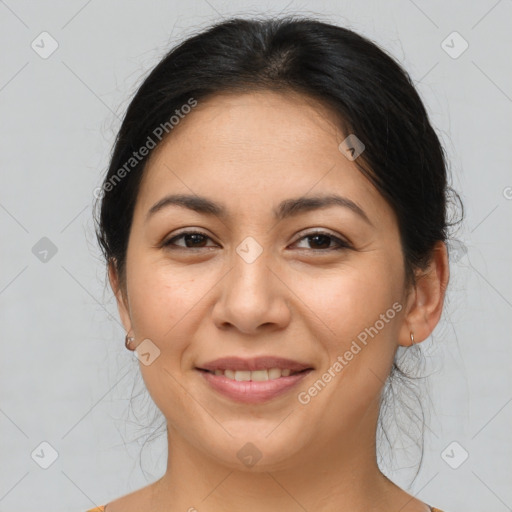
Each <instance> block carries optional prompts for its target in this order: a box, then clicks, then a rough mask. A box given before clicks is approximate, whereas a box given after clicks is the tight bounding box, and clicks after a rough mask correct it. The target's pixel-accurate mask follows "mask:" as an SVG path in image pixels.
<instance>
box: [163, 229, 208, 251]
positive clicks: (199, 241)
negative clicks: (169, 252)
mask: <svg viewBox="0 0 512 512" xmlns="http://www.w3.org/2000/svg"><path fill="white" fill-rule="evenodd" d="M182 238H183V240H184V241H185V245H184V246H183V245H177V244H176V243H175V242H176V241H177V240H180V239H182ZM208 239H210V240H211V238H210V237H209V236H208V235H205V234H204V233H201V232H200V231H185V232H183V233H180V234H179V235H177V236H175V237H173V238H170V239H169V240H167V241H166V242H164V243H163V246H164V247H171V246H175V247H179V248H183V249H194V248H197V249H202V248H203V247H206V246H205V243H206V241H207V240H208ZM188 244H190V245H188ZM171 248H173V247H171Z"/></svg>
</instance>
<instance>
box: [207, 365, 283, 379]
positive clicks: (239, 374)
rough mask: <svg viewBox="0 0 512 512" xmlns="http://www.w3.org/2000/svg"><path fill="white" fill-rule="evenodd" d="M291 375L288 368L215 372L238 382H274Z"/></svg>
mask: <svg viewBox="0 0 512 512" xmlns="http://www.w3.org/2000/svg"><path fill="white" fill-rule="evenodd" d="M290 374H291V370H290V369H288V368H286V369H284V370H281V368H270V369H269V370H255V371H253V372H251V371H245V370H244V371H240V370H236V371H234V370H215V375H219V376H220V375H223V376H224V377H227V378H228V379H232V380H236V381H249V380H253V381H264V380H274V379H279V378H280V377H288V376H289V375H290Z"/></svg>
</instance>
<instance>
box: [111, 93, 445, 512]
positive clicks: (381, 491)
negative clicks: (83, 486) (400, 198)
mask: <svg viewBox="0 0 512 512" xmlns="http://www.w3.org/2000/svg"><path fill="white" fill-rule="evenodd" d="M345 137H346V134H343V133H342V131H341V130H340V128H339V127H338V124H337V123H336V120H335V119H334V117H333V115H332V113H330V112H329V111H328V110H327V109H326V108H325V107H324V106H322V105H320V104H318V103H316V102H314V101H313V100H311V99H308V98H305V97H301V96H297V95H292V94H289V93H288V94H286V95H282V94H279V93H276V92H251V93H243V94H222V95H217V96H215V97H213V98H210V99H209V100H207V101H204V102H200V103H199V104H198V106H197V107H195V108H194V110H193V112H192V113H190V114H189V115H187V116H186V117H185V118H184V119H183V120H182V121H180V123H179V125H177V126H176V127H175V128H174V129H173V131H172V132H171V134H170V136H169V137H168V138H167V139H165V140H164V142H163V143H162V144H161V145H159V146H158V147H157V148H156V149H155V150H154V151H153V153H152V155H151V157H150V159H149V161H148V165H147V167H146V170H145V175H144V177H143V180H142V183H141V188H140V191H139V195H138V198H137V202H136V206H135V212H134V217H133V223H132V227H131V233H130V238H129V244H128V250H127V259H126V282H121V280H120V278H119V276H118V274H117V272H116V269H115V267H114V266H113V265H111V266H110V273H109V277H110V282H111V285H112V288H113V290H114V292H115V294H116V298H117V303H118V308H119V312H120V316H121V319H122V322H123V324H124V327H125V329H126V331H127V333H129V334H130V335H132V336H134V337H135V340H136V341H135V345H137V344H139V343H141V342H142V340H144V339H146V338H148V339H150V340H151V342H152V343H154V344H155V345H156V346H157V347H158V349H159V350H160V356H159V357H157V358H156V359H155V360H154V361H153V362H152V363H151V364H150V365H147V366H146V365H144V364H142V363H140V371H141V373H142V376H143V378H144V381H145V384H146V386H147V389H148V391H149V393H150V395H151V397H152V399H153V400H154V402H155V403H156V405H157V406H158V407H159V409H160V410H161V411H162V413H163V414H164V416H165V417H166V419H167V425H168V446H169V453H168V467H167V471H166V473H165V475H164V476H163V477H162V478H161V479H160V480H158V481H157V482H155V483H153V484H152V485H150V486H147V487H145V488H143V489H140V490H138V491H136V492H134V493H131V494H129V495H127V496H124V497H121V498H119V499H118V500H116V501H113V502H112V503H110V504H108V506H107V512H131V511H132V510H133V511H135V510H138V511H139V510H141V509H144V510H152V511H154V512H160V511H162V512H163V511H175V510H176V511H178V510H179V511H187V510H189V511H193V510H197V511H199V512H213V511H215V512H218V511H219V510H222V511H225V512H234V511H240V510H244V511H245V512H262V511H265V512H268V511H269V510H286V511H304V510H308V511H315V512H324V511H335V510H336V511H338V512H339V511H349V510H350V511H352V512H353V511H355V510H365V511H377V510H378V511H380V512H383V511H389V512H391V511H394V512H396V511H397V510H400V511H401V512H424V511H427V510H428V507H427V506H426V505H425V504H424V503H422V502H421V501H419V500H417V499H416V498H414V497H412V496H411V495H409V494H408V493H406V492H405V491H403V490H401V489H400V488H398V487H397V486H396V485H395V484H394V483H392V482H391V481H389V480H388V479H387V478H386V477H384V476H383V475H382V473H381V472H380V471H379V469H378V466H377V462H376V456H375V429H376V424H377V418H378V412H379V398H380V394H381V391H382V388H383V383H384V382H385V380H386V377H387V376H388V375H389V373H390V370H391V366H392V362H393V357H394V354H395V351H396V349H397V347H398V346H399V345H403V346H409V345H410V344H411V338H410V333H411V331H412V332H413V333H414V338H415V339H414V341H415V343H418V342H421V341H423V340H425V339H426V338H427V337H428V336H429V335H430V334H431V332H432V331H433V329H434V328H435V326H436V325H437V323H438V321H439V319H440V315H441V313H442V307H443V301H444V295H445V289H446V286H447V284H448V279H449V267H448V256H447V250H446V246H445V244H443V243H442V242H439V243H438V244H437V245H436V247H435V250H434V252H433V255H432V260H431V264H430V266H429V268H428V269H427V270H426V271H425V272H424V273H422V275H421V276H418V281H417V283H416V285H415V286H414V287H413V288H411V289H406V287H405V280H404V275H405V274H404V265H403V256H402V252H401V247H400V240H399V231H398V225H397V219H396V217H395V215H394V213H393V210H392V209H391V207H390V206H389V205H388V203H387V202H386V201H385V200H384V198H383V197H382V196H381V195H380V194H379V192H378V191H377V190H376V189H375V188H374V187H373V186H372V185H371V183H370V182H369V181H368V180H367V179H366V178H365V177H364V175H363V174H362V173H361V172H360V171H359V170H358V169H357V167H356V165H355V162H352V161H350V160H348V159H347V158H346V157H345V155H344V154H343V153H342V152H341V151H340V150H339V149H338V145H339V144H340V142H342V141H343V140H344V139H345ZM333 192H336V193H338V194H340V195H343V196H345V197H348V198H350V199H351V200H352V201H354V202H355V203H357V204H358V205H359V206H360V207H361V208H362V209H363V210H364V211H365V212H366V214H367V216H368V218H369V219H370V221H371V223H372V225H370V224H368V223H366V222H365V221H364V220H363V219H362V218H360V217H359V216H357V215H356V214H355V213H354V212H352V211H351V210H350V209H347V208H342V207H339V206H332V207H329V208H324V209H317V210H313V211H309V212H306V213H302V214H300V215H298V216H296V217H290V218H288V219H284V220H282V221H280V222H276V221H275V220H274V218H273V216H272V209H273V208H274V206H276V205H277V204H278V203H279V202H281V201H282V200H284V199H289V198H295V197H300V196H305V195H307V196H310V195H312V194H315V195H316V194H331V193H333ZM170 193H182V194H195V195H199V196H206V197H208V198H209V199H212V200H214V201H216V202H219V203H222V204H223V205H224V206H225V207H226V208H227V210H228V212H229V217H227V218H225V219H220V218H219V217H217V216H215V215H213V216H208V215H205V214H201V213H197V212H194V211H192V210H188V209H186V208H183V207H179V206H169V207H168V208H164V209H162V210H160V211H159V212H158V213H156V214H155V215H154V216H152V217H150V218H149V220H147V221H146V220H145V219H146V215H147V212H148V211H149V209H150V208H151V206H153V205H154V204H155V203H156V202H158V201H159V200H160V199H162V198H163V197H164V196H166V195H167V194H170ZM183 228H188V229H191V230H193V231H194V230H197V231H200V232H202V233H204V234H205V235H206V238H205V237H202V238H200V239H199V242H198V241H195V242H194V239H193V238H190V237H188V238H187V237H185V238H183V237H182V238H180V239H176V240H175V241H174V244H175V245H174V246H173V247H174V248H173V249H171V248H170V247H163V246H162V242H165V241H167V240H170V239H171V238H173V237H174V236H177V235H178V234H180V233H181V231H183ZM319 229H321V230H325V231H328V232H329V234H331V235H332V236H333V237H338V238H340V239H341V240H346V241H348V242H349V243H350V247H349V248H345V249H342V250H333V249H329V247H336V241H335V240H334V239H331V238H327V239H323V240H322V239H320V240H318V239H314V238H313V239H312V238H305V236H306V235H311V234H312V233H314V232H315V231H317V230H319ZM248 236H251V237H253V238H254V239H255V240H256V241H257V242H258V244H259V245H260V246H261V248H262V249H263V252H262V253H261V255H260V256H259V257H258V258H257V259H256V260H255V261H254V262H252V263H247V261H245V260H244V259H243V258H242V257H240V256H239V254H238V253H237V252H236V249H237V247H238V246H239V245H240V243H241V242H242V241H243V240H244V239H245V238H246V237H248ZM322 251H323V252H322ZM394 303H399V304H401V305H402V309H401V311H400V312H399V313H397V314H396V315H395V316H394V318H393V319H392V320H389V321H388V322H387V323H386V324H385V326H384V328H382V329H381V330H379V332H378V334H377V335H375V336H374V337H373V338H369V340H370V341H369V342H368V344H367V345H366V346H364V348H363V349H362V350H361V351H360V352H359V353H358V354H357V355H355V356H354V358H353V359H352V360H351V361H350V362H349V363H348V364H347V365H346V366H345V367H344V368H343V370H342V371H341V372H339V374H337V376H336V377H335V378H333V379H332V380H331V382H329V384H328V385H327V386H325V388H324V389H323V390H322V391H321V392H319V393H318V394H317V395H316V396H315V397H313V398H312V399H311V401H310V402H309V403H308V404H306V405H303V404H301V403H299V401H298V399H297V393H298V392H299V391H304V390H307V389H308V388H309V387H310V386H312V384H313V383H314V382H315V381H317V380H318V379H319V377H320V376H321V375H322V374H323V373H324V372H325V371H327V369H328V368H329V367H331V366H332V365H333V363H334V362H335V361H336V359H337V357H338V356H339V355H343V354H344V353H345V352H346V350H348V349H349V347H350V345H351V343H352V341H353V340H354V339H356V337H357V335H358V334H359V333H361V332H362V331H364V329H365V328H368V327H369V326H372V325H374V324H375V322H376V320H378V319H379V315H381V314H383V313H386V311H387V310H389V309H390V308H391V307H392V305H393V304H394ZM262 354H272V355H277V356H283V357H288V358H290V359H295V360H299V361H302V362H307V363H309V364H310V366H312V367H314V371H313V372H312V373H311V374H310V375H308V376H307V377H306V378H305V379H304V380H303V381H302V382H301V383H300V384H299V387H298V388H297V389H294V390H292V391H291V392H288V393H286V394H285V395H284V396H281V397H278V398H276V399H273V400H271V401H269V402H266V403H264V404H260V405H245V404H238V403H235V402H233V401H230V400H229V399H228V398H225V397H224V396H221V395H219V394H218V393H217V392H216V391H214V390H212V389H211V388H210V387H209V386H208V385H207V384H206V383H205V382H204V380H203V378H202V376H201V375H200V374H199V373H198V371H197V370H195V369H194V368H195V367H196V366H199V365H200V363H205V362H206V361H211V360H213V359H216V358H217V357H221V356H227V355H239V356H242V357H252V356H258V355H262ZM248 442H251V443H253V444H254V445H255V446H256V448H257V450H258V451H259V453H260V454H261V455H262V457H261V459H260V460H259V461H258V462H257V464H255V465H254V466H252V467H247V466H245V465H244V464H243V463H242V462H241V460H240V459H239V458H238V457H237V452H238V450H239V449H240V448H242V447H243V446H244V445H245V444H246V443H248Z"/></svg>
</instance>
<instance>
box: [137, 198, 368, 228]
mask: <svg viewBox="0 0 512 512" xmlns="http://www.w3.org/2000/svg"><path fill="white" fill-rule="evenodd" d="M169 206H180V207H182V208H187V209H189V210H193V211H195V212H197V213H201V214H204V215H209V216H216V217H219V218H220V219H226V218H227V217H229V214H228V210H227V209H226V207H225V206H224V205H222V204H219V203H216V202H215V201H212V200H211V199H208V198H207V197H203V196H197V195H187V194H171V195H168V196H165V197H163V198H162V199H160V200H159V201H158V202H157V203H155V204H154V205H153V206H152V207H151V208H150V209H149V211H148V213H147V215H146V222H147V221H148V220H149V218H150V217H152V216H153V215H154V214H155V213H156V212H158V211H160V210H162V209H164V208H167V207H169ZM332 206H340V207H343V208H348V209H350V210H352V211H353V212H354V213H355V214H357V215H358V216H359V217H361V218H362V219H363V220H364V221H365V222H366V223H368V224H370V226H373V224H372V222H371V221H370V219H369V218H368V215H366V213H365V211H364V210H363V209H362V208H361V207H360V206H359V205H357V204H356V203H355V202H354V201H352V200H351V199H349V198H348V197H343V196H339V195H337V194H330V195H317V196H308V197H305V196H303V197H297V198H291V199H285V200H284V201H282V202H281V203H279V205H278V207H277V208H274V210H273V214H274V218H275V219H276V220H279V221H280V220H283V219H286V218H289V217H294V216H296V215H300V214H302V213H306V212H310V211H313V210H319V209H323V208H329V207H332Z"/></svg>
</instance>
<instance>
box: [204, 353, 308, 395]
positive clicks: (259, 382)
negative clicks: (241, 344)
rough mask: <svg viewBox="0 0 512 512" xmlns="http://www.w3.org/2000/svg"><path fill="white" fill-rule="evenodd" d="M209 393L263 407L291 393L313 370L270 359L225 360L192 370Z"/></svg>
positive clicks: (227, 358)
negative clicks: (199, 376)
mask: <svg viewBox="0 0 512 512" xmlns="http://www.w3.org/2000/svg"><path fill="white" fill-rule="evenodd" d="M195 370H196V371H197V372H198V373H199V374H200V375H201V376H202V378H203V382H205V383H206V384H207V386H208V389H209V390H210V391H214V392H215V394H216V395H217V396H219V395H220V396H222V397H224V398H228V399H229V400H230V401H234V402H238V403H243V404H263V403H265V402H268V401H270V400H273V399H276V398H277V397H280V396H284V395H286V394H287V393H289V392H291V391H292V390H293V388H295V387H296V386H297V385H298V384H299V382H300V381H302V380H303V379H304V378H305V377H306V376H307V375H309V374H310V373H311V372H312V371H313V370H314V368H313V367H312V366H311V365H309V364H305V363H300V362H297V361H293V360H291V359H284V358H279V357H273V356H261V357H257V358H253V359H243V358H238V357H225V358H220V359H216V360H215V361H211V362H209V363H205V364H201V365H199V366H196V367H195Z"/></svg>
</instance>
